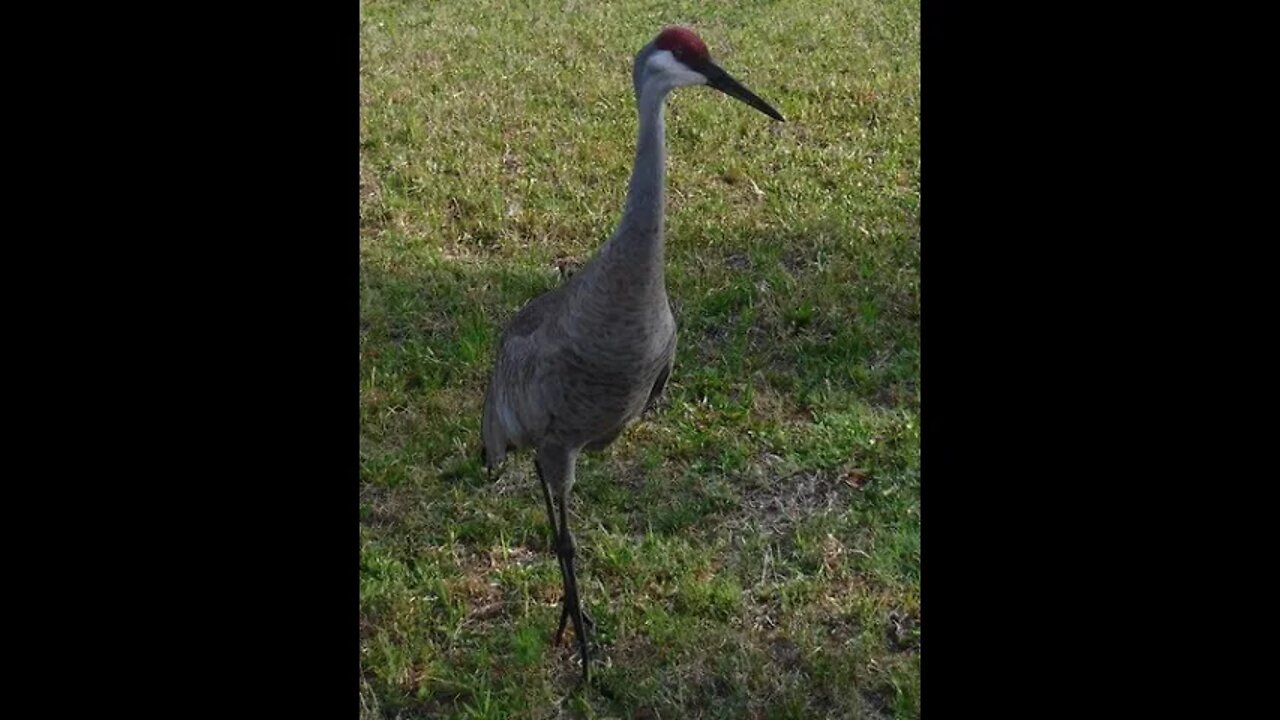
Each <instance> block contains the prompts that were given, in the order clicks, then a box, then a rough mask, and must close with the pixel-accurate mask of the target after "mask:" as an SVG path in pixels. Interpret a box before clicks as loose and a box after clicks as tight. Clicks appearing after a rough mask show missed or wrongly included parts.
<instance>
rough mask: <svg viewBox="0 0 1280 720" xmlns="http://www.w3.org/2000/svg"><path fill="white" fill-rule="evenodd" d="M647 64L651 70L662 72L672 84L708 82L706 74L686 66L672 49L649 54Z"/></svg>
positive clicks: (701, 83)
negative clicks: (672, 52)
mask: <svg viewBox="0 0 1280 720" xmlns="http://www.w3.org/2000/svg"><path fill="white" fill-rule="evenodd" d="M645 64H646V65H648V66H649V69H650V70H654V71H657V72H659V73H661V74H662V75H663V76H664V77H666V78H667V80H668V82H670V83H671V84H672V85H676V86H680V85H703V84H706V82H707V77H706V76H705V75H703V74H702V73H700V72H694V71H693V70H690V69H689V68H687V67H685V64H684V63H682V62H680V61H679V60H677V59H676V56H675V55H672V54H671V51H670V50H659V51H658V52H656V53H654V54H653V55H651V56H649V60H648V62H646V63H645Z"/></svg>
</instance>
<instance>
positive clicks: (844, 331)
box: [360, 0, 920, 719]
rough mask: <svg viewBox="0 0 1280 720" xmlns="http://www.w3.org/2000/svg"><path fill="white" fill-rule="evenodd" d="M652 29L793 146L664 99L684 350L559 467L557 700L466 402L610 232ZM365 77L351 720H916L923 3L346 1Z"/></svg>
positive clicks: (523, 532) (705, 92)
mask: <svg viewBox="0 0 1280 720" xmlns="http://www.w3.org/2000/svg"><path fill="white" fill-rule="evenodd" d="M668 24H686V25H689V26H691V27H693V28H694V29H696V30H697V32H698V33H699V34H700V35H701V36H702V38H703V39H704V40H706V42H707V45H708V46H709V47H710V49H711V53H712V56H713V57H714V58H715V59H716V60H717V61H719V62H720V64H721V65H722V66H723V67H724V68H725V69H726V70H728V71H729V72H730V73H732V74H733V75H735V76H736V77H737V78H738V79H740V80H741V81H743V83H744V84H746V85H747V86H748V87H750V88H751V89H753V90H754V91H755V92H756V93H758V94H759V95H760V96H761V97H763V98H764V99H765V100H767V101H768V102H770V103H771V104H773V105H774V106H775V107H777V108H778V110H779V111H781V112H782V114H783V115H785V116H786V118H787V122H786V123H785V124H778V123H775V122H773V121H771V120H769V119H768V118H767V117H765V116H764V115H762V114H760V113H759V112H757V111H755V110H753V109H751V108H749V107H747V106H746V105H744V104H741V103H738V102H736V101H734V100H732V99H730V98H728V97H727V96H724V95H722V94H720V93H717V92H714V91H711V90H709V89H706V88H685V89H681V90H677V91H675V92H674V93H673V94H672V95H671V97H670V99H669V101H668V104H667V151H668V155H669V160H668V177H667V180H668V206H667V211H668V215H667V283H668V292H669V294H670V296H671V298H672V300H673V302H674V303H675V309H676V318H677V322H678V323H679V326H680V344H679V350H678V354H677V357H676V364H675V371H674V373H673V376H672V378H671V381H670V382H669V384H668V386H667V394H666V397H665V399H664V401H663V403H662V404H661V405H660V406H659V407H658V408H657V409H656V410H655V411H653V412H651V413H650V414H649V415H647V416H646V417H645V418H644V419H643V420H642V421H640V422H638V423H637V424H636V425H634V426H633V427H632V428H631V429H630V430H629V431H628V432H626V433H625V434H624V435H623V436H622V437H621V438H620V439H619V440H618V442H617V443H615V444H614V446H612V447H611V448H610V449H609V450H607V451H605V452H603V453H600V454H593V455H584V456H583V458H582V460H581V461H580V464H579V470H578V482H577V485H576V486H575V488H574V505H573V515H574V520H573V521H572V522H573V524H572V527H573V528H574V531H575V533H576V534H577V538H578V544H579V551H578V558H579V560H578V568H579V570H578V572H579V582H580V586H581V588H582V594H583V602H584V604H585V606H586V607H587V608H589V609H590V611H591V613H592V614H593V615H594V617H595V619H596V621H597V624H598V626H597V631H596V636H595V642H596V649H595V653H594V661H595V664H594V666H593V673H592V680H593V682H592V686H591V687H589V688H586V689H584V690H583V691H581V692H574V687H575V685H576V683H577V682H578V680H579V678H580V668H579V667H578V666H577V665H576V664H575V663H574V662H573V660H572V656H573V653H574V650H573V648H574V644H573V643H569V642H566V643H565V644H564V645H563V646H561V647H553V646H552V645H551V643H550V636H551V634H552V632H553V631H554V629H555V626H556V621H557V620H558V618H559V605H558V603H559V599H560V593H561V588H560V574H559V570H558V567H557V564H556V560H555V556H554V553H553V551H552V549H551V547H550V545H549V542H548V526H547V520H546V516H545V511H544V508H543V503H542V496H541V490H540V488H539V485H538V482H537V479H536V477H535V476H534V473H533V466H532V461H531V459H530V455H529V454H528V453H517V454H515V455H514V456H513V457H512V458H511V460H510V461H508V466H507V469H506V472H505V473H504V474H503V475H502V476H501V477H500V478H499V479H498V480H496V481H490V480H488V479H487V478H486V476H485V475H484V473H483V472H482V471H481V468H480V466H479V463H478V458H477V452H478V448H479V445H478V443H479V424H480V408H481V400H482V395H483V391H484V385H485V382H486V376H487V373H488V370H489V366H490V362H491V361H492V356H493V352H494V349H495V347H494V344H495V341H496V339H497V337H498V334H499V332H500V330H501V327H502V325H503V323H504V322H505V321H506V320H508V319H509V318H510V317H511V316H512V315H513V313H514V312H515V311H516V310H517V309H518V308H519V307H520V306H521V305H522V304H523V303H525V302H526V301H527V300H529V299H530V298H532V297H533V296H535V295H536V294H538V293H539V292H542V291H544V290H546V289H548V288H551V287H554V286H555V285H556V284H557V283H559V282H561V273H562V268H563V269H565V270H568V271H571V270H572V268H573V267H574V265H575V264H576V263H578V262H581V261H582V260H584V259H586V258H587V257H589V256H590V254H591V253H592V252H593V251H594V250H595V248H596V247H598V246H599V245H600V244H601V243H602V242H603V241H604V240H605V239H606V238H608V236H609V234H610V233H611V232H612V230H613V227H614V224H615V222H616V221H617V219H618V216H619V213H620V212H621V208H622V201H623V195H624V193H625V190H626V182H627V177H628V174H629V171H630V166H631V161H632V158H633V153H634V151H635V145H634V143H635V130H636V115H635V105H634V101H633V98H632V89H631V75H630V72H631V60H632V56H633V55H634V53H635V52H636V51H637V50H638V49H639V48H640V47H641V46H642V45H644V44H645V43H646V42H648V41H649V40H650V39H651V38H652V37H653V35H655V34H656V33H657V31H658V30H659V29H661V28H662V27H663V26H664V25H668ZM360 54H361V58H360V63H361V71H360V72H361V159H360V168H361V186H360V194H361V204H360V212H361V295H360V303H361V330H360V358H361V359H360V367H361V401H360V411H361V438H360V452H361V480H360V482H361V507H360V513H361V532H360V537H361V579H360V583H361V611H360V613H361V622H360V638H361V639H360V648H361V649H360V652H361V686H360V694H361V701H362V707H363V714H364V716H365V717H369V718H374V717H387V718H395V717H401V718H451V717H456V718H515V717H519V718H556V717H587V718H606V717H611V718H669V719H678V718H741V717H759V718H814V717H841V718H845V717H849V718H881V717H883V718H906V717H918V716H919V714H920V710H919V708H920V612H919V608H920V513H919V497H920V494H919V489H920V471H919V468H920V463H919V437H920V418H919V407H920V391H919V381H918V378H919V368H920V341H919V298H920V292H919V283H918V278H919V259H920V242H919V208H920V192H919V176H920V142H919V132H920V116H919V107H920V103H919V85H920V71H919V62H920V44H919V2H918V0H883V1H880V2H873V1H872V0H830V1H825V2H824V1H821V0H779V1H777V2H769V1H766V0H761V1H758V2H751V1H745V2H696V3H695V2H632V3H603V2H589V1H587V0H568V1H567V2H551V3H546V2H492V1H488V0H479V1H477V0H468V1H466V2H462V1H454V0H449V1H441V2H431V1H427V0H415V1H412V2H408V1H405V2H388V1H383V0H363V5H362V20H361V50H360ZM571 632H572V631H570V633H571Z"/></svg>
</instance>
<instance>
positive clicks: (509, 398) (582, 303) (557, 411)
mask: <svg viewBox="0 0 1280 720" xmlns="http://www.w3.org/2000/svg"><path fill="white" fill-rule="evenodd" d="M652 52H653V47H652V43H651V44H650V45H649V46H646V47H645V49H644V50H642V51H641V52H640V54H639V55H637V56H636V61H635V72H634V74H633V78H634V82H635V85H636V95H637V100H638V105H639V115H640V131H639V142H638V144H637V148H636V162H635V168H634V169H633V171H632V175H631V182H630V185H629V187H628V190H627V202H626V208H625V210H624V212H623V217H622V220H621V222H620V223H619V225H618V228H617V230H616V231H615V232H614V234H613V236H612V237H611V238H610V239H609V240H608V241H607V242H606V243H605V244H604V245H603V246H602V247H601V248H600V250H599V251H598V252H597V253H596V255H595V257H593V258H592V259H591V261H590V262H588V263H587V265H586V266H585V267H583V268H582V270H580V271H579V272H578V273H576V274H575V275H574V276H573V277H572V278H570V280H569V281H568V282H567V283H566V284H565V285H563V286H561V287H558V288H556V289H554V290H551V291H549V292H547V293H544V294H543V295H540V296H538V297H536V298H534V299H533V300H532V301H531V302H529V303H528V304H527V305H525V306H524V307H523V308H522V309H521V310H520V311H519V312H518V313H516V316H515V317H514V318H513V319H512V320H511V322H510V323H509V324H508V325H507V328H506V330H505V331H504V332H503V334H502V337H501V340H500V341H499V347H498V354H497V361H496V363H495V366H494V371H493V376H492V378H491V380H490V384H489V389H488V392H487V393H486V396H485V404H484V416H483V420H482V432H483V435H484V438H483V439H484V447H485V458H486V460H485V461H486V464H487V465H488V466H489V467H490V468H491V469H492V468H494V467H496V466H497V465H498V464H499V463H501V462H502V461H503V459H504V458H505V456H506V453H507V452H508V451H509V450H511V449H518V448H526V447H533V448H535V449H536V450H537V454H538V460H539V462H540V463H541V466H542V471H543V473H544V474H545V476H546V480H547V482H549V483H550V484H551V486H552V487H553V488H554V489H555V490H556V492H557V494H564V493H567V491H568V490H569V488H570V487H571V486H572V485H573V478H574V470H573V468H574V459H575V458H576V457H577V455H578V453H579V452H581V451H582V450H583V449H586V450H598V449H601V448H603V447H605V446H607V445H608V444H609V443H610V442H612V441H613V440H614V439H615V438H616V437H617V436H618V435H619V434H620V433H621V432H622V430H623V429H624V428H625V427H626V426H627V424H628V423H630V422H631V421H633V420H635V419H636V418H638V417H639V416H640V414H641V413H642V412H644V409H645V407H646V406H647V405H648V404H649V403H650V402H651V401H652V400H653V399H655V398H656V397H657V395H658V394H659V393H660V392H661V390H662V387H663V385H664V384H665V382H666V379H667V377H668V375H669V374H670V372H671V367H672V360H673V358H674V356H675V349H676V324H675V318H674V316H673V315H672V313H671V306H670V303H669V301H668V299H667V289H666V276H665V272H664V266H663V263H664V259H663V249H664V248H663V245H664V239H663V214H664V208H663V205H664V203H665V191H664V185H665V175H666V151H665V148H664V136H665V129H664V126H663V117H662V106H663V101H664V100H665V98H666V95H667V93H668V92H669V91H670V90H671V88H672V85H670V84H669V83H667V82H664V81H663V79H662V78H661V77H655V78H650V79H646V75H645V73H644V67H645V65H644V64H645V61H646V59H647V58H648V57H649V55H650V54H652Z"/></svg>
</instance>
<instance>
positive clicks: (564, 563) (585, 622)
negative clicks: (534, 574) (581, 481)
mask: <svg viewBox="0 0 1280 720" xmlns="http://www.w3.org/2000/svg"><path fill="white" fill-rule="evenodd" d="M542 459H543V458H542V453H539V458H538V459H537V460H535V461H534V467H535V468H536V469H537V471H538V480H540V481H541V483H542V497H543V500H544V501H546V505H547V519H548V520H549V521H550V523H551V531H552V534H553V536H554V537H553V540H554V543H553V544H554V546H555V548H556V556H557V558H558V559H559V561H560V577H561V579H562V580H563V581H564V598H563V599H562V601H561V603H562V604H561V609H560V624H559V627H558V628H557V629H556V636H555V642H556V643H557V644H558V643H559V642H560V638H561V637H562V636H563V634H564V628H565V624H566V622H567V621H568V620H569V619H572V620H573V629H574V634H575V635H577V636H578V648H579V650H580V651H581V654H582V679H583V682H587V681H589V679H590V670H589V669H588V668H589V656H588V650H587V640H588V638H587V628H588V627H591V628H594V626H595V622H594V621H593V620H592V619H591V617H590V616H589V615H587V614H586V613H584V612H583V611H582V605H581V602H580V600H579V597H578V578H577V573H576V572H575V571H574V564H573V560H574V556H575V555H576V554H577V547H576V543H575V542H574V539H573V534H572V533H571V532H569V493H568V485H569V484H570V483H569V482H566V480H567V479H568V478H567V477H566V474H571V473H572V467H571V463H572V462H573V459H572V458H571V457H564V456H563V455H560V454H558V453H548V457H547V459H548V460H549V462H550V464H551V468H550V471H551V473H550V474H551V476H552V478H554V480H556V482H554V484H555V486H556V488H555V490H556V493H555V494H556V498H557V499H558V500H559V504H560V518H559V522H557V521H556V512H555V507H554V506H553V503H552V500H551V485H552V484H553V483H552V482H549V481H548V479H547V472H546V468H544V467H543V463H542ZM566 471H567V473H566Z"/></svg>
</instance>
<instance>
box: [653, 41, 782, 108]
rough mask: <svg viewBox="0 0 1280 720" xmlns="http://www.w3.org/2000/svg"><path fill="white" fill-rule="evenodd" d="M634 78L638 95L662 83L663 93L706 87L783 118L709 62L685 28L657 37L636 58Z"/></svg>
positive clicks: (702, 45) (700, 44) (703, 46)
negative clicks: (673, 89)
mask: <svg viewBox="0 0 1280 720" xmlns="http://www.w3.org/2000/svg"><path fill="white" fill-rule="evenodd" d="M634 75H635V77H634V80H635V84H636V92H637V94H639V92H640V90H641V89H642V88H643V87H644V85H645V84H646V83H647V82H652V81H657V82H659V83H661V85H662V87H663V89H665V90H670V89H672V88H677V87H683V86H685V85H708V86H710V87H713V88H715V89H716V90H719V91H720V92H722V93H724V94H726V95H729V96H731V97H735V98H737V99H739V100H741V101H742V102H744V103H746V104H748V105H750V106H751V107H753V108H755V109H757V110H759V111H760V112H762V113H764V114H765V115H768V116H769V117H771V118H773V119H774V120H779V121H781V120H782V115H780V114H779V113H778V111H777V110H774V109H773V107H771V106H770V105H769V103H767V102H765V101H764V100H761V99H760V98H758V97H756V94H755V93H753V92H751V91H750V90H748V89H746V88H745V87H743V86H742V83H740V82H738V81H737V80H734V79H733V78H732V77H730V76H729V73H727V72H725V71H724V70H721V69H720V67H719V66H718V65H716V64H715V63H713V62H711V53H709V52H707V45H706V43H704V42H702V38H700V37H698V36H697V34H695V33H694V32H693V31H692V30H689V29H688V28H682V27H669V28H667V29H665V30H663V31H662V32H660V33H658V37H656V38H654V39H653V42H651V43H649V44H648V45H646V46H645V47H644V49H643V50H641V51H640V54H639V55H637V56H636V64H635V71H634Z"/></svg>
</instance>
